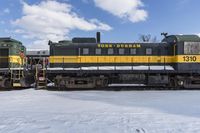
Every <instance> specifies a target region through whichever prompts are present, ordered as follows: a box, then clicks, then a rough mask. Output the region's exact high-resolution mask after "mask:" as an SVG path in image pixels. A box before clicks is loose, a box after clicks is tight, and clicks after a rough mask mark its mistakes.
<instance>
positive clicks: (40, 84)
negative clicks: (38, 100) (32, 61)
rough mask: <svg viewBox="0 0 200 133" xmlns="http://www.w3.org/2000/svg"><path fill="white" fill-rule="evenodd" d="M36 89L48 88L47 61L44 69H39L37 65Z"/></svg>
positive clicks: (43, 65)
mask: <svg viewBox="0 0 200 133" xmlns="http://www.w3.org/2000/svg"><path fill="white" fill-rule="evenodd" d="M35 79H36V89H42V88H46V87H47V78H46V69H45V60H44V59H43V64H42V69H39V67H38V64H37V65H36V72H35Z"/></svg>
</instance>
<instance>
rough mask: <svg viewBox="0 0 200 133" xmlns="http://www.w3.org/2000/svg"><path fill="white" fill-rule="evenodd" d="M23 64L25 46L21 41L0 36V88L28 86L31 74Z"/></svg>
mask: <svg viewBox="0 0 200 133" xmlns="http://www.w3.org/2000/svg"><path fill="white" fill-rule="evenodd" d="M25 66H26V48H25V47H24V46H23V45H22V43H21V42H20V41H17V40H15V39H12V38H10V37H8V38H0V88H13V87H29V86H30V84H31V82H30V78H31V77H32V76H31V75H30V74H29V72H28V71H27V69H26V67H25ZM32 82H33V80H32Z"/></svg>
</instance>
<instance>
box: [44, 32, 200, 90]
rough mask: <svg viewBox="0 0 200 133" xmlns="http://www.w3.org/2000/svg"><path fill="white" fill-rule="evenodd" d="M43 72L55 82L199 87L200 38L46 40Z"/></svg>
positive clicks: (73, 85) (61, 84)
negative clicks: (46, 64)
mask: <svg viewBox="0 0 200 133" xmlns="http://www.w3.org/2000/svg"><path fill="white" fill-rule="evenodd" d="M49 45H50V57H49V62H50V68H48V69H47V75H48V76H49V78H50V79H51V80H52V81H55V86H57V87H64V88H98V87H107V86H109V85H117V84H121V85H122V84H124V85H131V84H143V85H145V86H165V87H172V88H181V87H184V88H199V87H200V75H199V73H200V64H199V63H200V38H199V37H198V36H196V35H171V36H167V35H166V34H165V38H164V39H163V40H162V42H160V43H101V42H100V33H97V37H96V38H74V39H72V41H60V42H58V43H53V42H51V41H50V42H49Z"/></svg>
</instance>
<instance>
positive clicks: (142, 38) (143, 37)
mask: <svg viewBox="0 0 200 133" xmlns="http://www.w3.org/2000/svg"><path fill="white" fill-rule="evenodd" d="M139 40H140V41H141V42H157V38H156V36H154V37H152V36H151V35H150V34H147V35H144V34H141V35H140V37H139Z"/></svg>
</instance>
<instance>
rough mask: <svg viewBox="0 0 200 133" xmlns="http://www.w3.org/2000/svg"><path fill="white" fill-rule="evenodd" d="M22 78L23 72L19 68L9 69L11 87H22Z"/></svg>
mask: <svg viewBox="0 0 200 133" xmlns="http://www.w3.org/2000/svg"><path fill="white" fill-rule="evenodd" d="M23 77H24V72H23V70H21V69H20V68H16V69H11V81H12V86H13V87H22V86H21V82H20V81H21V79H22V78H23Z"/></svg>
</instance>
